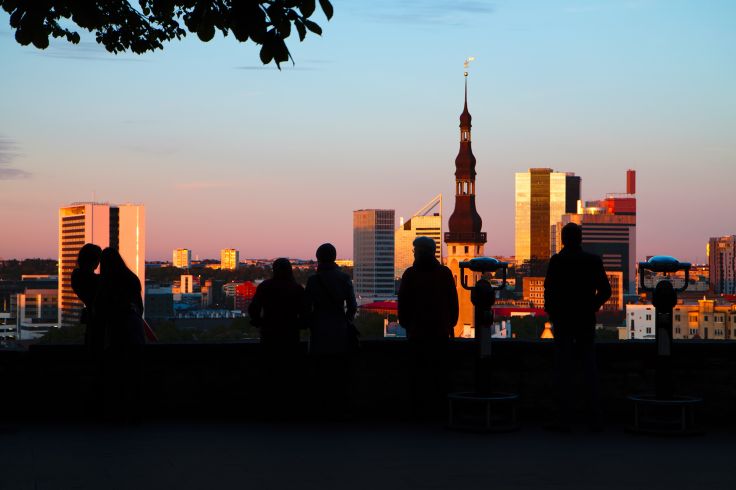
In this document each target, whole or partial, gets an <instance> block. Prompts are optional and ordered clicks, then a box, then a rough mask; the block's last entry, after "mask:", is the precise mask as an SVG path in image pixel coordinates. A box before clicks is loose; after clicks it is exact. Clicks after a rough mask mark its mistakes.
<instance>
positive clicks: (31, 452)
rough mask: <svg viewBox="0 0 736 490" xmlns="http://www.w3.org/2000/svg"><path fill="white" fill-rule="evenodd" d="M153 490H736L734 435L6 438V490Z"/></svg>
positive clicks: (255, 431) (337, 427) (427, 430)
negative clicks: (418, 489) (544, 489)
mask: <svg viewBox="0 0 736 490" xmlns="http://www.w3.org/2000/svg"><path fill="white" fill-rule="evenodd" d="M149 488H150V489H158V490H160V489H182V490H184V489H220V488H222V489H230V488H237V489H262V488H263V489H292V488H300V489H301V488H309V489H311V488H314V489H321V490H324V489H350V490H353V489H356V490H357V489H369V488H370V489H376V488H377V489H380V490H386V489H390V488H402V489H403V488H409V489H413V488H422V489H425V488H427V489H445V488H447V489H476V488H477V489H498V488H515V489H527V488H575V489H577V488H580V489H599V488H606V489H608V488H610V489H624V488H632V489H636V488H647V489H679V488H692V489H709V490H712V489H721V488H722V489H736V433H734V432H733V431H719V430H715V431H713V430H710V431H709V432H708V433H707V434H706V435H703V436H697V437H690V438H679V439H674V438H661V437H649V436H639V435H632V434H628V433H625V432H624V431H623V430H622V429H620V428H618V427H608V428H607V429H606V431H605V432H603V433H602V434H592V433H589V432H587V431H584V430H582V429H581V430H579V431H576V432H574V433H572V434H557V433H550V432H546V431H543V430H542V429H540V428H538V427H526V426H525V427H524V428H523V429H522V430H521V431H519V432H513V433H506V434H468V433H457V432H450V431H447V430H445V429H443V428H441V427H438V426H432V425H410V424H399V423H389V424H382V423H378V422H373V423H368V424H366V425H359V424H351V423H343V424H291V425H276V424H265V423H255V422H254V423H243V422H227V423H225V422H223V423H219V422H218V423H215V422H202V421H198V422H193V423H184V422H171V421H168V422H161V423H155V422H147V423H143V424H141V425H139V426H136V427H132V428H120V427H116V428H110V427H103V426H94V425H61V424H53V423H49V424H25V425H24V424H21V425H18V426H16V427H14V428H13V430H11V431H10V432H7V431H4V432H2V433H0V489H3V490H5V489H12V490H15V489H18V490H26V489H29V490H47V489H63V490H71V489H149Z"/></svg>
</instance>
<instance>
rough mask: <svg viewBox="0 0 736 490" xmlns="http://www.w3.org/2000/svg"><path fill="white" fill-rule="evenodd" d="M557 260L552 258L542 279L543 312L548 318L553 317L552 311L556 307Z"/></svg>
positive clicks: (557, 289)
mask: <svg viewBox="0 0 736 490" xmlns="http://www.w3.org/2000/svg"><path fill="white" fill-rule="evenodd" d="M557 262H558V261H557V258H556V257H555V256H552V258H551V259H550V260H549V265H548V266H547V275H546V276H545V277H544V311H546V312H547V313H548V314H549V316H550V318H551V317H552V316H554V310H555V308H556V307H557V298H556V294H557V292H558V291H559V284H558V282H559V272H558V270H557V269H558V265H557Z"/></svg>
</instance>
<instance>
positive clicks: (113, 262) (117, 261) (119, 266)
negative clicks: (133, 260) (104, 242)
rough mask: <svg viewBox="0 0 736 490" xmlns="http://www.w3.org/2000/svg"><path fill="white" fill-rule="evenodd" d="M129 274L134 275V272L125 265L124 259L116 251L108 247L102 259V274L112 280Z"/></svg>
mask: <svg viewBox="0 0 736 490" xmlns="http://www.w3.org/2000/svg"><path fill="white" fill-rule="evenodd" d="M127 273H130V274H133V271H131V270H130V269H128V266H127V265H125V261H124V260H123V257H122V256H121V255H120V252H118V251H117V250H116V249H114V248H112V247H107V248H106V249H105V250H103V251H102V255H101V258H100V274H101V275H103V276H106V277H110V278H119V277H123V276H125V275H126V274H127Z"/></svg>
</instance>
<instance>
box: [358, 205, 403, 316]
mask: <svg viewBox="0 0 736 490" xmlns="http://www.w3.org/2000/svg"><path fill="white" fill-rule="evenodd" d="M394 226H395V225H394V210H393V209H359V210H357V211H353V261H354V265H353V282H354V284H355V295H356V298H357V300H358V304H365V303H370V302H373V301H378V300H386V299H394V298H395V297H396V291H395V289H396V288H395V286H394Z"/></svg>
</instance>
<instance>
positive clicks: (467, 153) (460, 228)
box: [445, 72, 486, 243]
mask: <svg viewBox="0 0 736 490" xmlns="http://www.w3.org/2000/svg"><path fill="white" fill-rule="evenodd" d="M471 121H472V116H471V115H470V111H469V110H468V73H467V72H465V97H464V104H463V112H462V114H460V149H459V151H458V153H457V157H456V158H455V210H454V211H453V213H452V216H450V220H449V222H448V225H449V229H450V231H449V233H447V235H446V237H445V241H448V242H450V241H461V240H460V237H462V241H467V242H476V243H485V241H486V238H485V233H481V228H482V226H483V220H482V219H481V217H480V215H479V214H478V211H477V210H476V209H475V175H476V174H475V155H473V148H472V145H471V138H470V128H471ZM448 238H449V240H448Z"/></svg>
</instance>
